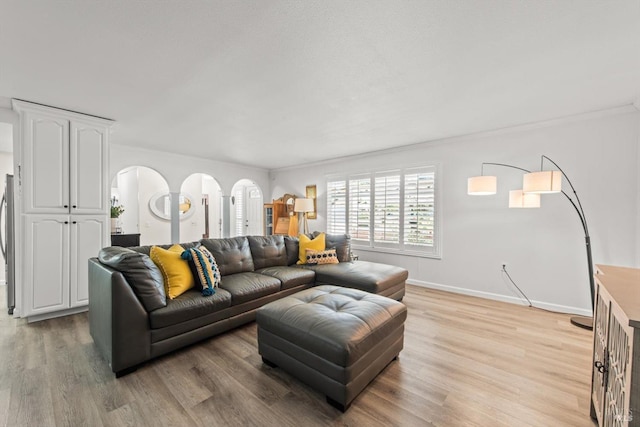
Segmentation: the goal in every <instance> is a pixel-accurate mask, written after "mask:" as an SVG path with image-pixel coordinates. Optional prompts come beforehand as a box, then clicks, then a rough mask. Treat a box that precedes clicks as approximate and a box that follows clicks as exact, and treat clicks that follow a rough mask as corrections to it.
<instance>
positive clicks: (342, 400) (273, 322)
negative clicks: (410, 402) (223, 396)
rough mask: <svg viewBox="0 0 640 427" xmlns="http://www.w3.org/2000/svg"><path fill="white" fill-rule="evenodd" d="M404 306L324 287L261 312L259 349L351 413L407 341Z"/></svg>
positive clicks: (267, 358)
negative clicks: (352, 406) (359, 395)
mask: <svg viewBox="0 0 640 427" xmlns="http://www.w3.org/2000/svg"><path fill="white" fill-rule="evenodd" d="M406 318H407V308H406V307H405V305H404V304H402V303H400V302H398V301H395V300H392V299H390V298H386V297H383V296H380V295H374V294H370V293H368V292H364V291H361V290H358V289H348V288H341V287H339V286H331V285H322V286H318V287H315V288H311V289H307V290H304V291H301V292H298V293H296V294H293V295H291V296H288V297H286V298H283V299H280V300H278V301H274V302H271V303H269V304H267V305H265V306H263V307H262V308H260V309H259V310H258V312H257V317H256V322H257V324H258V350H259V352H260V355H261V356H262V360H263V361H264V363H266V364H267V365H269V366H279V367H280V368H282V369H283V370H285V371H287V372H288V373H290V374H291V375H293V376H294V377H296V378H298V379H299V380H301V381H303V382H305V383H307V384H308V385H310V386H311V387H313V388H315V389H316V390H319V391H320V392H322V393H324V394H325V395H326V397H327V402H329V403H330V404H332V405H333V406H336V407H337V408H338V409H340V410H342V411H345V410H346V409H347V408H348V407H349V405H350V404H351V402H352V401H353V399H355V397H356V396H357V395H358V394H359V393H360V392H361V391H362V390H363V389H364V388H365V387H366V386H367V384H369V383H370V382H371V381H372V380H373V379H374V378H375V377H376V376H377V375H378V374H379V373H380V372H381V371H382V370H383V369H384V368H385V367H386V366H387V365H388V364H389V363H390V362H391V361H392V360H394V359H396V358H397V356H398V354H399V353H400V350H402V346H403V342H404V321H405V319H406Z"/></svg>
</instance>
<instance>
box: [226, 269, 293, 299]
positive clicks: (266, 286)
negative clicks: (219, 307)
mask: <svg viewBox="0 0 640 427" xmlns="http://www.w3.org/2000/svg"><path fill="white" fill-rule="evenodd" d="M280 286H281V283H280V280H278V279H276V278H275V277H270V276H267V275H264V274H258V273H253V272H246V273H237V274H230V275H228V276H222V280H221V281H220V288H222V289H224V290H226V291H228V292H229V293H230V294H231V305H238V304H242V303H244V302H247V301H251V300H253V299H256V298H260V297H263V296H265V295H270V294H273V293H276V292H278V291H279V290H280Z"/></svg>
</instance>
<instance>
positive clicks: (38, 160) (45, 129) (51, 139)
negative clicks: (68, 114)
mask: <svg viewBox="0 0 640 427" xmlns="http://www.w3.org/2000/svg"><path fill="white" fill-rule="evenodd" d="M23 132H24V135H23V145H22V146H23V162H24V168H23V170H24V176H22V180H23V191H24V211H25V213H68V212H69V121H68V120H64V119H60V118H57V117H55V116H50V115H46V114H40V113H34V112H28V113H25V114H24V115H23Z"/></svg>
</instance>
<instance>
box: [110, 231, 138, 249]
mask: <svg viewBox="0 0 640 427" xmlns="http://www.w3.org/2000/svg"><path fill="white" fill-rule="evenodd" d="M111 246H122V247H125V248H128V247H131V246H140V233H133V234H112V235H111Z"/></svg>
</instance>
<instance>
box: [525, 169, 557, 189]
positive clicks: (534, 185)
mask: <svg viewBox="0 0 640 427" xmlns="http://www.w3.org/2000/svg"><path fill="white" fill-rule="evenodd" d="M522 191H523V192H525V193H527V194H529V193H535V194H547V193H559V192H560V191H562V174H561V173H560V171H542V172H531V173H527V174H525V175H524V178H523V179H522Z"/></svg>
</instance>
